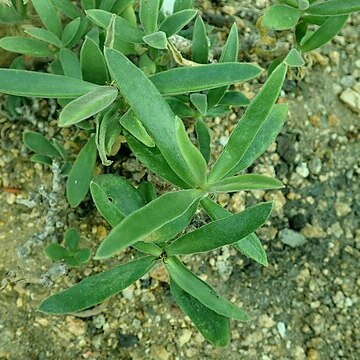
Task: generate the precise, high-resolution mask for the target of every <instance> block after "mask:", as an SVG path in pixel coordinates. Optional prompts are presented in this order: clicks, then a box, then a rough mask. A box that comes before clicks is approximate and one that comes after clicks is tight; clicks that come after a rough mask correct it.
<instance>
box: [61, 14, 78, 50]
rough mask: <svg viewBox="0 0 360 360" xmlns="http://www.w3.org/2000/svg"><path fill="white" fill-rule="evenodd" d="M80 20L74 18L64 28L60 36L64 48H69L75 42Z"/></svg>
mask: <svg viewBox="0 0 360 360" xmlns="http://www.w3.org/2000/svg"><path fill="white" fill-rule="evenodd" d="M80 25H81V19H80V18H76V19H74V20H72V21H70V22H69V23H68V24H67V25H66V26H65V29H64V31H63V34H62V38H61V41H62V43H63V45H64V46H68V47H70V45H72V44H73V43H74V42H75V39H76V35H77V33H78V31H79V30H80Z"/></svg>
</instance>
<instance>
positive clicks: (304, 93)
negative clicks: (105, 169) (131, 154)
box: [0, 1, 360, 360]
mask: <svg viewBox="0 0 360 360" xmlns="http://www.w3.org/2000/svg"><path fill="white" fill-rule="evenodd" d="M241 3H245V5H246V4H249V3H250V2H249V1H246V2H241ZM256 4H257V8H256V9H254V10H252V8H250V6H249V8H250V9H249V10H244V9H243V8H241V7H240V6H238V5H231V4H230V5H229V4H228V5H225V6H224V5H219V7H218V9H219V10H222V15H223V16H222V17H214V16H213V15H211V16H212V19H213V21H219V18H220V19H227V17H228V16H231V15H234V14H236V15H238V16H240V18H241V19H242V20H241V21H239V26H240V34H241V44H242V45H241V46H242V53H241V56H242V57H243V58H244V59H245V60H254V61H258V62H259V64H261V65H262V66H266V64H267V63H266V62H267V61H268V60H269V56H270V55H269V53H268V52H267V50H266V49H264V48H261V46H259V44H258V43H257V37H256V36H255V35H254V34H255V30H254V21H255V19H256V18H257V16H258V11H259V10H260V9H261V7H262V6H263V5H265V4H266V1H256ZM203 6H204V9H205V11H206V12H207V13H208V14H213V12H214V11H213V9H212V8H211V7H209V5H208V4H207V3H204V4H203ZM214 19H215V20H214ZM282 41H283V42H284V44H285V45H284V46H285V47H286V43H287V42H286V41H287V40H286V39H285V40H282ZM359 44H360V17H359V16H357V17H356V16H354V17H353V18H352V21H351V22H350V23H349V24H348V26H347V27H346V28H345V29H344V31H343V32H342V34H341V35H340V36H338V37H337V38H336V39H335V41H334V42H333V43H332V44H330V45H328V46H326V47H325V48H323V49H322V50H321V52H317V53H314V54H312V55H310V56H309V57H308V58H307V62H308V64H310V65H309V66H308V69H307V70H306V74H305V75H306V77H305V79H303V80H301V81H299V80H298V77H299V74H297V77H296V76H293V78H294V80H289V81H287V82H286V84H285V86H284V92H283V94H282V99H288V101H289V103H290V112H289V116H288V120H287V123H286V126H285V128H284V130H283V132H282V134H281V135H280V137H279V138H278V140H277V142H276V143H275V144H273V145H272V146H271V147H270V149H269V150H268V151H267V153H266V154H265V155H264V156H263V157H262V158H261V159H260V160H259V161H258V162H257V163H256V164H255V166H254V168H253V170H254V171H257V172H261V173H264V174H269V175H276V176H277V177H278V178H280V180H282V181H283V182H284V183H285V184H286V186H287V187H286V189H285V190H283V191H273V192H267V193H263V192H252V193H247V194H244V193H240V194H235V195H233V196H232V197H221V198H220V199H219V201H220V203H221V204H223V205H224V206H225V205H226V206H228V208H229V209H231V210H234V211H238V210H240V209H242V208H243V207H244V206H245V205H249V204H252V203H255V202H259V201H260V200H262V199H266V200H270V199H273V200H275V210H274V213H273V216H272V218H271V220H270V221H269V222H268V223H267V224H266V226H265V227H263V228H262V229H261V230H259V232H258V235H259V237H260V238H261V239H262V240H263V243H264V246H265V247H266V249H267V252H268V256H269V263H270V265H269V266H268V267H267V268H263V267H261V266H260V265H257V264H254V263H253V262H251V261H248V260H247V259H245V258H243V257H242V256H241V255H239V254H238V253H236V251H234V250H228V249H222V250H219V251H214V252H212V253H210V254H207V255H203V256H195V257H192V258H191V259H190V258H185V259H184V260H185V261H186V262H187V263H188V265H189V266H191V268H192V269H193V271H195V272H196V273H198V274H203V277H204V278H205V279H206V278H207V279H208V280H209V282H210V283H211V284H212V285H213V286H214V287H215V288H216V289H217V290H218V291H219V293H221V294H222V295H224V296H226V297H227V298H229V299H231V300H232V301H234V302H236V303H237V304H238V305H240V306H242V307H243V308H245V309H246V310H248V311H249V313H250V314H251V317H252V321H251V322H249V323H246V324H244V323H239V322H235V321H233V322H232V341H231V344H230V345H229V347H228V348H226V349H216V348H214V347H213V346H212V345H209V344H208V343H207V342H206V341H205V340H204V339H203V338H202V336H201V335H199V334H198V333H197V331H196V329H195V328H194V327H193V326H192V325H191V323H190V322H189V321H188V319H187V318H185V317H184V316H183V314H182V313H181V312H180V310H179V309H178V308H177V307H176V306H175V304H174V302H173V300H172V298H171V295H170V291H169V286H168V283H167V279H166V277H165V273H164V271H163V269H162V268H158V269H156V270H155V271H152V272H151V274H150V276H147V277H145V278H143V279H142V280H140V281H138V282H137V283H136V284H135V285H134V286H131V287H130V288H128V289H127V290H126V291H124V292H123V293H122V294H120V295H118V296H116V297H114V298H112V299H111V300H110V301H109V303H108V304H107V306H106V308H105V310H104V311H103V312H101V313H100V314H98V315H96V316H93V317H89V318H75V317H73V316H67V317H52V316H45V315H43V314H41V313H38V312H36V308H37V306H38V305H39V303H40V302H41V300H42V299H44V298H45V297H46V296H48V295H49V294H50V293H54V292H56V291H58V290H59V289H62V288H65V287H68V286H69V285H71V284H73V283H75V282H77V281H78V280H79V279H80V278H82V277H83V276H85V275H89V274H92V273H96V272H98V271H100V270H101V269H103V268H106V267H110V266H111V265H113V264H115V263H117V262H118V261H125V260H129V259H130V258H131V257H133V256H134V254H135V252H134V251H132V250H128V251H127V252H124V253H123V254H122V255H120V256H119V257H118V258H117V259H115V260H112V261H108V262H101V263H99V262H95V261H94V262H91V263H89V264H88V265H87V266H85V267H83V268H81V269H80V270H78V271H75V270H71V271H70V272H69V273H68V274H67V276H66V277H64V276H61V271H62V269H61V268H60V269H59V268H52V274H48V273H47V272H48V270H49V269H50V268H51V267H52V264H51V263H50V262H49V261H48V260H46V259H45V258H44V256H43V248H44V244H39V245H37V246H31V247H30V250H31V253H30V254H28V251H27V249H28V248H27V246H25V247H24V245H29V239H30V240H31V239H36V238H38V235H39V234H42V233H43V232H44V231H48V230H49V229H48V226H51V221H50V224H49V212H48V202H47V200H46V198H44V197H43V196H41V195H40V194H41V193H44V192H45V194H46V193H49V192H51V186H52V185H51V181H52V176H51V172H50V171H49V170H48V169H45V168H43V167H42V166H39V165H35V166H34V164H33V163H31V162H30V161H29V153H28V151H27V150H26V149H25V148H24V146H23V145H22V142H21V136H22V133H23V131H24V130H28V129H32V130H37V131H42V132H43V133H44V134H46V135H48V136H49V137H51V136H53V135H54V133H55V134H56V136H57V137H58V138H60V139H63V140H65V141H66V142H67V145H68V146H69V147H73V148H74V149H76V144H75V143H74V142H72V140H73V139H74V134H71V137H70V134H69V133H67V132H66V131H62V132H61V133H60V132H59V130H58V128H57V127H56V121H51V120H48V119H49V118H50V119H51V118H52V117H53V115H52V113H51V111H49V109H48V104H47V103H44V102H36V103H33V104H32V105H31V106H32V110H31V111H32V112H33V113H34V112H35V113H36V115H37V119H38V120H37V121H36V122H32V121H29V119H27V120H25V119H24V120H19V121H18V122H16V121H13V120H8V119H7V118H6V116H0V131H1V134H0V135H1V139H0V141H1V142H0V145H1V146H0V189H1V192H0V204H1V207H0V248H1V251H0V279H4V280H3V283H2V285H3V286H2V287H3V289H2V290H1V292H0V359H2V358H4V359H19V360H21V359H64V360H66V359H160V360H172V359H221V358H227V359H229V360H233V359H234V360H235V359H299V360H300V359H308V360H318V359H326V360H327V359H358V358H359V357H360V309H359V296H360V290H359V289H360V286H359V285H360V283H359V250H360V226H359V225H360V224H359V216H360V195H359V194H360V192H359V184H360V182H359V173H360V163H359V154H360V143H359V121H360V116H359V113H356V112H355V111H354V110H355V109H350V108H349V106H348V105H346V104H344V103H343V102H341V101H340V100H339V97H340V96H341V94H342V93H343V92H344V91H345V90H346V89H350V88H351V87H352V86H354V85H356V83H359V82H360V63H359V59H360V45H359ZM255 48H256V50H254V49H255ZM280 51H281V50H280ZM258 88H259V85H256V84H255V85H254V87H252V88H251V90H254V91H256V90H257V89H258ZM243 90H244V91H247V92H250V87H249V86H245V87H244V88H243ZM50 105H51V104H50ZM50 108H51V106H50ZM359 111H360V109H359ZM54 116H55V115H54ZM39 119H40V120H39ZM41 119H42V120H41ZM30 120H31V119H30ZM235 123H236V116H235V115H232V116H230V118H228V119H222V120H220V119H215V120H214V121H212V122H211V124H212V129H213V131H214V134H215V137H216V142H215V144H214V152H215V153H216V152H217V151H218V150H219V149H220V144H221V143H224V141H226V138H227V136H228V134H229V130H231V129H232V127H233V125H234V124H235ZM119 171H120V172H123V173H125V174H126V175H127V176H131V177H132V178H133V179H134V181H135V182H136V181H137V180H139V179H140V178H141V177H142V176H145V177H146V176H147V174H145V173H144V170H143V169H142V167H141V166H140V165H139V164H138V163H137V162H136V160H134V159H130V160H127V161H124V160H121V159H120V160H119ZM41 184H44V191H41V187H40V186H41ZM39 190H40V191H39ZM39 193H40V194H39ZM24 199H26V200H29V199H30V200H32V201H30V202H26V203H25V204H24V202H23V200H24ZM62 201H63V199H62V198H61V196H60V198H59V199H58V206H59V207H60V211H59V212H58V213H59V219H55V221H54V224H55V222H56V221H57V226H58V229H57V230H56V231H55V232H53V236H56V234H61V233H62V232H63V226H64V225H66V226H77V227H78V228H79V229H80V230H81V233H82V244H83V245H88V246H91V247H92V248H93V249H95V248H96V246H97V245H98V244H99V242H100V240H101V239H102V238H103V237H104V236H105V235H106V233H107V231H108V230H109V228H108V227H107V225H106V224H105V222H104V221H103V220H102V219H101V218H100V217H99V216H98V215H97V214H96V210H94V207H93V205H92V204H91V201H88V202H86V203H85V204H83V205H82V206H81V207H80V208H79V209H77V210H76V211H74V212H73V211H71V210H70V209H69V208H67V207H65V206H64V205H63V202H62ZM29 206H30V207H29ZM50 215H51V214H50ZM46 219H47V222H46ZM55 225H56V224H55ZM50 232H51V231H50ZM45 241H49V239H46V240H45ZM289 244H290V245H289ZM28 250H29V249H28ZM19 255H20V256H19ZM44 274H45V276H44ZM46 274H47V275H46ZM44 284H45V285H48V286H49V287H44V286H43V285H44Z"/></svg>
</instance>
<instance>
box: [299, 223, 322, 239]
mask: <svg viewBox="0 0 360 360" xmlns="http://www.w3.org/2000/svg"><path fill="white" fill-rule="evenodd" d="M301 233H302V234H303V235H304V236H305V237H306V238H307V239H309V238H310V239H311V238H313V239H321V238H324V237H325V236H326V232H325V231H324V229H322V228H321V227H320V226H314V225H306V226H305V227H304V228H303V229H302V230H301Z"/></svg>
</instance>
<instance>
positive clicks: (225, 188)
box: [209, 174, 284, 192]
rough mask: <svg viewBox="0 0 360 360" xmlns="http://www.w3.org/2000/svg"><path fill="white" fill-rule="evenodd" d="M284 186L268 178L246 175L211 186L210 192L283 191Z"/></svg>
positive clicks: (226, 179) (230, 178)
mask: <svg viewBox="0 0 360 360" xmlns="http://www.w3.org/2000/svg"><path fill="white" fill-rule="evenodd" d="M283 187H284V185H283V184H282V182H281V181H279V180H276V179H273V178H271V177H268V176H264V175H258V174H245V175H238V176H234V177H229V178H225V179H223V180H220V181H219V182H217V183H214V184H211V186H210V187H209V191H213V192H234V191H242V190H256V189H263V190H265V189H281V188H283Z"/></svg>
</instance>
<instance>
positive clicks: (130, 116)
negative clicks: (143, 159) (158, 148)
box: [120, 109, 155, 147]
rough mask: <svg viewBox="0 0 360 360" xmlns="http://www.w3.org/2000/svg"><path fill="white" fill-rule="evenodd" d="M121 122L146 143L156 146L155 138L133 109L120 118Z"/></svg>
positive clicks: (133, 134)
mask: <svg viewBox="0 0 360 360" xmlns="http://www.w3.org/2000/svg"><path fill="white" fill-rule="evenodd" d="M120 124H121V125H122V126H123V127H124V128H125V129H126V130H127V131H128V132H129V133H130V134H131V135H132V136H134V137H135V138H136V139H138V140H139V141H141V142H142V143H143V144H144V145H146V146H149V147H154V146H155V143H154V141H153V139H152V138H151V136H150V135H149V134H148V133H147V131H146V129H145V128H144V126H143V125H142V123H141V121H140V120H139V119H138V118H137V117H136V115H135V114H134V112H133V111H132V110H131V109H130V110H128V111H127V112H126V113H125V114H124V115H123V116H122V117H121V118H120Z"/></svg>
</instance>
